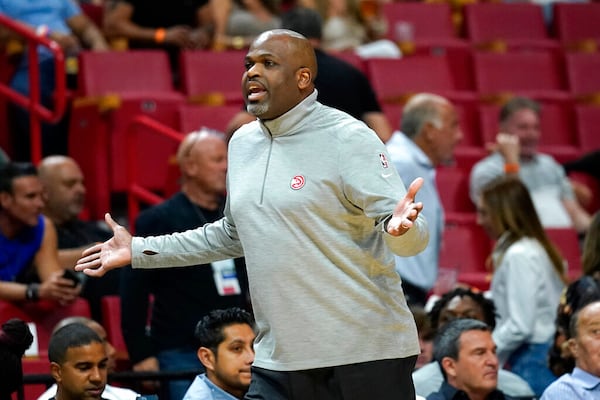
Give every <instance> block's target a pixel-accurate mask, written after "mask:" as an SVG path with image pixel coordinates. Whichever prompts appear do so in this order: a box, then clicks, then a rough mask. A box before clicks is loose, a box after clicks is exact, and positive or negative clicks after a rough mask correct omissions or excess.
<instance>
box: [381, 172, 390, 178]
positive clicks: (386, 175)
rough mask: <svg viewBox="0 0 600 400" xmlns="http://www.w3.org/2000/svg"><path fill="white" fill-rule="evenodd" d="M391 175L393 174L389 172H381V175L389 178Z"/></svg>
mask: <svg viewBox="0 0 600 400" xmlns="http://www.w3.org/2000/svg"><path fill="white" fill-rule="evenodd" d="M392 175H393V174H392V173H391V172H390V173H389V174H381V176H382V177H384V178H389V177H390V176H392Z"/></svg>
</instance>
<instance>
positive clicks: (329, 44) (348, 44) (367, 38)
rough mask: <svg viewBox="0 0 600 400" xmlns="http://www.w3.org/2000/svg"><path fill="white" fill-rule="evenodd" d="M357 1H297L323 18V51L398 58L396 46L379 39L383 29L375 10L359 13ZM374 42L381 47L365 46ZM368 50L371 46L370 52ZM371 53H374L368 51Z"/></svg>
mask: <svg viewBox="0 0 600 400" xmlns="http://www.w3.org/2000/svg"><path fill="white" fill-rule="evenodd" d="M360 2H361V0H300V1H298V2H297V4H298V5H301V6H303V7H307V8H313V9H315V10H317V11H318V12H319V14H320V15H321V17H322V18H323V21H324V22H323V48H324V49H325V50H326V51H356V52H357V53H359V54H361V55H365V56H382V57H386V56H387V57H389V56H392V57H398V56H400V54H401V53H400V51H399V50H398V47H397V46H396V45H395V44H394V43H392V42H390V41H388V40H385V39H383V37H384V36H385V33H386V29H387V26H386V24H385V19H384V16H383V15H381V14H380V11H379V10H378V7H375V8H374V9H373V10H372V11H373V12H368V13H365V12H362V11H363V10H362V9H361V6H360ZM373 43H377V44H378V45H379V46H381V47H374V46H369V44H371V45H372V44H373ZM369 47H373V49H372V50H371V52H369V51H368V49H369ZM372 51H374V52H372Z"/></svg>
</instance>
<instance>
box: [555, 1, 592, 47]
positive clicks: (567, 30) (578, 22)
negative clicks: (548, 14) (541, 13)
mask: <svg viewBox="0 0 600 400" xmlns="http://www.w3.org/2000/svg"><path fill="white" fill-rule="evenodd" d="M553 6H554V18H553V28H554V35H555V36H556V37H557V38H558V40H559V41H560V42H561V43H563V44H564V45H565V46H566V47H567V48H569V49H574V50H581V51H597V50H598V46H599V45H600V24H598V21H600V4H598V3H594V2H590V3H568V2H564V3H563V2H557V3H554V5H553Z"/></svg>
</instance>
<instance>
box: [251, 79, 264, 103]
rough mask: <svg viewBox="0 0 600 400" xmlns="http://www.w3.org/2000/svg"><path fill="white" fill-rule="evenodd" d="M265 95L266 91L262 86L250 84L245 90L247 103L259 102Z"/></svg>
mask: <svg viewBox="0 0 600 400" xmlns="http://www.w3.org/2000/svg"><path fill="white" fill-rule="evenodd" d="M266 94H267V91H266V90H265V88H264V87H263V86H262V85H258V84H252V83H251V84H249V85H248V88H247V97H248V101H259V100H261V99H262V98H263V97H264V96H265V95H266Z"/></svg>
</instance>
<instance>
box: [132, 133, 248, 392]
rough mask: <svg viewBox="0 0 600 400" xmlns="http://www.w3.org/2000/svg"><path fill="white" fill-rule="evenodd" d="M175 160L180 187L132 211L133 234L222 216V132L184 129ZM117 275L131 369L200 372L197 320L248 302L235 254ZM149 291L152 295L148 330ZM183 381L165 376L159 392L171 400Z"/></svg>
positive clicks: (186, 227)
mask: <svg viewBox="0 0 600 400" xmlns="http://www.w3.org/2000/svg"><path fill="white" fill-rule="evenodd" d="M177 161H178V163H179V168H180V170H181V191H180V192H178V193H176V194H175V195H174V196H172V197H171V198H170V199H168V200H167V201H165V202H164V203H161V204H158V205H156V206H154V207H151V208H148V209H146V210H144V211H143V212H142V213H140V215H139V216H138V218H137V219H136V221H135V229H136V233H138V234H140V235H160V234H164V233H172V232H183V231H186V230H189V229H194V228H197V227H199V226H203V225H204V224H206V223H208V222H212V221H216V220H218V219H219V218H221V217H222V216H223V210H224V206H225V181H226V173H227V145H226V143H225V138H224V136H223V135H222V134H220V133H219V132H216V131H211V130H209V129H201V130H200V131H196V132H192V133H190V134H188V135H187V136H186V137H185V139H184V140H183V142H182V143H181V144H180V145H179V148H178V151H177ZM121 278H122V281H121V317H122V327H123V337H124V339H125V343H126V344H127V350H128V351H129V357H130V359H131V362H132V364H133V370H134V371H159V370H160V371H177V370H202V369H203V367H202V364H201V363H200V362H199V361H198V357H197V354H196V353H197V344H196V341H195V339H194V328H195V326H196V324H197V323H198V320H199V319H200V318H201V317H202V316H204V315H206V314H207V313H208V312H209V311H211V310H214V309H216V308H229V307H248V305H247V304H248V303H249V301H247V299H248V290H247V287H248V285H247V283H246V281H247V278H246V270H245V266H244V264H243V262H242V260H241V259H238V260H236V261H235V262H234V261H233V260H226V261H223V262H219V263H212V264H209V265H202V266H199V267H198V268H168V269H164V268H159V269H133V268H131V267H126V268H124V269H123V270H122V272H121ZM150 295H153V296H154V301H153V305H152V309H151V312H152V317H151V322H150V330H149V331H148V329H147V328H146V325H147V315H148V309H149V296H150ZM173 310H177V311H178V312H177V313H174V312H173ZM190 383H191V380H177V381H171V382H169V383H168V386H169V388H168V390H164V392H170V396H171V399H172V400H177V399H181V398H182V397H183V395H184V393H185V391H186V389H187V388H188V386H189V385H190ZM163 397H164V396H161V400H165V399H163Z"/></svg>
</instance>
